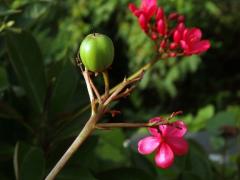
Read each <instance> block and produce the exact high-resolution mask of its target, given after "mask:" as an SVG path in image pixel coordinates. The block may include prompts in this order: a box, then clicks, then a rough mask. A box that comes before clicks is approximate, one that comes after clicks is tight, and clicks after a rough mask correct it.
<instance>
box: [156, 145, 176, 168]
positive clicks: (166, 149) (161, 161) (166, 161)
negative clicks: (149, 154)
mask: <svg viewBox="0 0 240 180" xmlns="http://www.w3.org/2000/svg"><path fill="white" fill-rule="evenodd" d="M173 160H174V154H173V151H172V149H171V148H170V146H169V145H168V144H166V143H162V144H161V145H160V148H159V150H158V152H157V154H156V156H155V162H156V164H157V166H158V167H160V168H164V169H165V168H168V167H170V166H171V165H172V164H173Z"/></svg>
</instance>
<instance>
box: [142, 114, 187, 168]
mask: <svg viewBox="0 0 240 180" xmlns="http://www.w3.org/2000/svg"><path fill="white" fill-rule="evenodd" d="M159 122H164V120H163V119H162V118H160V117H155V118H152V119H150V120H149V123H159ZM149 132H150V134H151V136H148V137H145V138H143V139H141V140H140V141H139V142H138V151H139V153H141V154H144V155H147V154H150V153H152V152H153V151H156V156H155V162H156V165H157V166H158V167H160V168H168V167H170V166H171V165H172V164H173V161H174V154H175V155H178V156H181V155H184V154H186V153H187V152H188V143H187V141H186V140H185V139H184V138H183V135H184V134H185V133H186V132H187V127H186V125H185V124H184V122H183V121H176V122H174V123H171V124H165V125H159V126H157V127H151V128H149Z"/></svg>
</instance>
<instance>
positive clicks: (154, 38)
mask: <svg viewBox="0 0 240 180" xmlns="http://www.w3.org/2000/svg"><path fill="white" fill-rule="evenodd" d="M151 38H152V40H156V39H157V38H158V35H157V33H155V32H152V34H151Z"/></svg>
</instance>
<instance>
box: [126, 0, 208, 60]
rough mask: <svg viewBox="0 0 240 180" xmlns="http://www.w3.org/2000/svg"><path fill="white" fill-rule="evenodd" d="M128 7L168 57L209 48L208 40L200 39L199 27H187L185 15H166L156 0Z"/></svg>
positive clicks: (189, 53) (143, 1) (144, 0)
mask: <svg viewBox="0 0 240 180" xmlns="http://www.w3.org/2000/svg"><path fill="white" fill-rule="evenodd" d="M129 9H130V11H131V12H132V13H133V14H134V15H135V16H136V17H137V18H138V22H139V25H140V27H141V29H142V30H143V31H144V32H145V33H146V34H147V35H148V36H149V37H150V38H151V39H152V40H153V41H154V42H155V44H156V46H157V49H158V51H159V52H160V53H165V54H167V55H168V57H176V56H181V55H185V56H188V55H192V54H200V53H203V52H205V51H207V50H208V49H209V48H210V41H209V40H201V38H202V32H201V30H200V29H199V28H196V27H194V28H187V27H186V26H185V17H184V16H183V15H181V14H179V13H176V12H174V13H171V14H169V15H168V16H167V15H166V14H165V12H164V9H163V8H162V7H158V5H157V1H156V0H142V2H141V5H140V7H139V8H137V7H136V6H135V5H134V4H132V3H130V4H129Z"/></svg>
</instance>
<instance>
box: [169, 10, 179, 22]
mask: <svg viewBox="0 0 240 180" xmlns="http://www.w3.org/2000/svg"><path fill="white" fill-rule="evenodd" d="M178 16H179V14H178V13H177V12H173V13H171V14H169V16H168V19H170V20H175V19H177V18H178Z"/></svg>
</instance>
